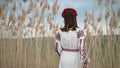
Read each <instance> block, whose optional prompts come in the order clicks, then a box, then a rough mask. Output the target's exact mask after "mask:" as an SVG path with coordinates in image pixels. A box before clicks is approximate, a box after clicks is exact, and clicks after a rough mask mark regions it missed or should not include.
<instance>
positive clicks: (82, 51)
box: [77, 30, 87, 62]
mask: <svg viewBox="0 0 120 68" xmlns="http://www.w3.org/2000/svg"><path fill="white" fill-rule="evenodd" d="M77 38H78V39H79V45H80V54H81V57H80V59H81V61H82V62H83V61H84V59H85V58H87V46H86V44H85V35H84V32H83V30H79V31H78V32H77Z"/></svg>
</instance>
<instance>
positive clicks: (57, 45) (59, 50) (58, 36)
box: [55, 32, 62, 56]
mask: <svg viewBox="0 0 120 68" xmlns="http://www.w3.org/2000/svg"><path fill="white" fill-rule="evenodd" d="M60 41H61V34H60V33H59V32H58V33H57V35H56V41H55V51H56V52H57V53H58V55H59V56H60V54H61V51H62V47H61V45H60Z"/></svg>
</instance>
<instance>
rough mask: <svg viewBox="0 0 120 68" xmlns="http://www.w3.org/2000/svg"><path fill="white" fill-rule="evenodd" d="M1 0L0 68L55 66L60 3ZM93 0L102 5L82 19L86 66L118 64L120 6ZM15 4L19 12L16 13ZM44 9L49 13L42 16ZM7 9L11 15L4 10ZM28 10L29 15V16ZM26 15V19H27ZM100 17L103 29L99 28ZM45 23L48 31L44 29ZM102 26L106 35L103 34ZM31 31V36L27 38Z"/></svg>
mask: <svg viewBox="0 0 120 68" xmlns="http://www.w3.org/2000/svg"><path fill="white" fill-rule="evenodd" d="M2 2H3V3H1V4H0V37H1V38H0V68H57V67H58V63H59V57H58V56H57V54H56V53H55V51H54V42H55V33H56V31H57V30H58V29H59V26H60V25H59V24H56V23H55V21H54V17H55V15H56V13H57V12H58V9H59V7H60V5H59V3H58V0H53V6H50V5H49V2H48V0H40V1H39V0H30V4H29V6H28V7H27V9H23V7H22V6H24V5H25V4H26V2H27V0H23V1H17V0H3V1H2ZM95 2H97V3H98V5H99V7H101V12H100V13H99V16H98V17H96V15H95V13H96V12H94V11H93V12H92V13H91V14H90V13H88V12H87V11H86V12H85V16H86V17H85V20H84V31H85V32H86V43H87V45H88V55H89V58H90V60H91V62H90V63H89V65H88V68H119V67H120V46H119V45H120V32H119V27H120V26H119V22H120V19H119V18H120V8H119V10H116V9H114V7H113V6H115V5H116V0H106V1H105V3H106V4H105V5H104V6H103V5H102V4H103V0H97V1H95ZM8 3H12V4H13V5H11V6H12V8H11V10H8V7H9V6H8ZM103 7H105V9H106V13H105V14H104V13H103V11H102V10H103V9H104V8H103ZM18 8H19V9H20V11H21V13H20V14H18V15H16V13H17V9H18ZM46 11H52V13H48V14H47V17H46V18H45V15H44V14H45V13H46ZM8 12H10V15H8V14H7V13H8ZM29 14H32V16H30V17H28V16H29ZM7 16H8V19H7ZM27 19H28V20H29V21H27V22H26V20H27ZM103 20H105V25H106V29H102V28H103V25H104V24H103V23H102V22H103ZM45 24H47V26H46V25H45ZM99 25H100V26H99ZM47 27H48V29H49V30H51V32H50V31H49V32H47V31H46V30H45V28H47ZM91 28H92V31H91V30H90V29H91ZM104 30H106V33H107V35H103V32H104ZM4 31H7V32H8V33H9V34H8V35H4V34H6V33H5V32H4ZM116 32H118V33H117V35H116ZM46 34H47V37H46ZM51 34H52V35H53V36H52V37H50V35H51ZM33 35H34V38H27V36H28V37H31V36H33ZM5 37H8V38H5ZM23 37H25V38H23Z"/></svg>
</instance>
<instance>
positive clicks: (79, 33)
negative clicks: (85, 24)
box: [77, 30, 84, 38]
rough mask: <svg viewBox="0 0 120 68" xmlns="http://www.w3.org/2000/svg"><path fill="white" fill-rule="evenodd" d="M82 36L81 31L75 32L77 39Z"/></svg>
mask: <svg viewBox="0 0 120 68" xmlns="http://www.w3.org/2000/svg"><path fill="white" fill-rule="evenodd" d="M82 36H84V32H83V30H79V31H78V32H77V38H80V37H82Z"/></svg>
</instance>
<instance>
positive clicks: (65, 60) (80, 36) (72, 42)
mask: <svg viewBox="0 0 120 68" xmlns="http://www.w3.org/2000/svg"><path fill="white" fill-rule="evenodd" d="M84 38H85V36H84V32H83V30H82V29H80V28H77V29H76V30H75V31H72V30H69V31H68V32H63V31H61V30H59V31H58V32H57V38H56V46H55V50H56V52H57V53H58V54H59V56H60V61H59V68H86V67H83V65H82V62H83V60H84V58H85V57H86V52H87V51H86V45H85V42H84ZM63 49H79V51H76V52H72V51H64V50H63Z"/></svg>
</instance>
